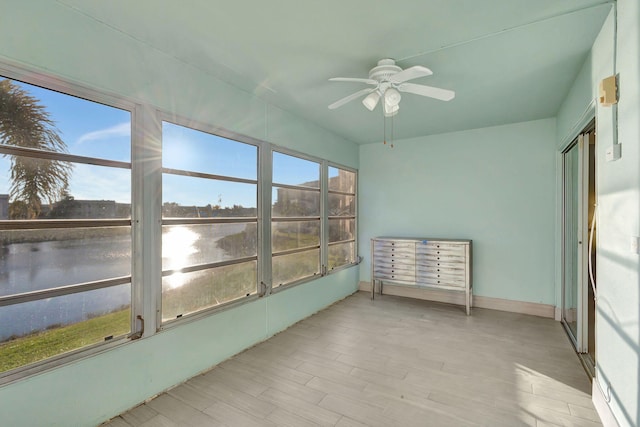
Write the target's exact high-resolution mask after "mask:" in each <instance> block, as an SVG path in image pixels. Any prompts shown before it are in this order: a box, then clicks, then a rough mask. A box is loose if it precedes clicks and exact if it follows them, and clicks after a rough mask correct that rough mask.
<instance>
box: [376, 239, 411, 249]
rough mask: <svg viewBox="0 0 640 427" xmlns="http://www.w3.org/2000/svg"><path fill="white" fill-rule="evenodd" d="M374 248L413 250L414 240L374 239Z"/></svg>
mask: <svg viewBox="0 0 640 427" xmlns="http://www.w3.org/2000/svg"><path fill="white" fill-rule="evenodd" d="M375 247H376V249H408V250H411V251H414V250H415V248H416V244H415V242H402V241H393V240H376V242H375Z"/></svg>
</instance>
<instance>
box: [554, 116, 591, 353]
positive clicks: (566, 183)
mask: <svg viewBox="0 0 640 427" xmlns="http://www.w3.org/2000/svg"><path fill="white" fill-rule="evenodd" d="M594 148H595V133H594V131H593V124H592V125H590V126H589V127H587V128H586V129H585V131H584V132H583V133H582V134H580V135H579V136H578V138H576V140H575V141H573V143H572V144H571V145H569V147H568V148H567V149H566V150H565V151H564V152H563V153H562V154H563V157H562V172H563V173H562V176H563V188H562V202H563V203H562V215H563V220H562V225H563V228H562V323H563V324H564V326H565V328H566V329H567V332H568V333H569V335H570V337H571V338H572V341H573V343H574V345H575V347H576V350H577V351H578V353H587V352H588V350H589V349H590V347H592V345H590V341H592V340H593V334H594V330H593V328H594V321H593V313H594V310H593V308H594V298H593V291H592V286H593V287H595V283H593V284H592V283H591V282H590V271H591V273H592V274H591V277H592V278H594V277H595V275H594V274H593V272H594V268H595V266H594V263H593V259H594V257H593V251H594V247H595V245H594V244H593V239H590V238H589V237H590V236H592V235H593V231H594V229H593V226H595V221H592V219H593V218H594V215H595V158H594V151H595V150H594ZM590 243H591V244H590ZM590 260H591V261H590ZM589 353H591V352H589Z"/></svg>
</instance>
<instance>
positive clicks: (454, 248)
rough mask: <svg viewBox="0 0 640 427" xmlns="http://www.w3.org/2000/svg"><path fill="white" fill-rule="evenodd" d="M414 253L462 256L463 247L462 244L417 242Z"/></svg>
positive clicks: (463, 252)
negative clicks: (425, 243)
mask: <svg viewBox="0 0 640 427" xmlns="http://www.w3.org/2000/svg"><path fill="white" fill-rule="evenodd" d="M416 255H418V256H419V255H454V256H464V255H465V247H464V246H463V245H451V244H449V245H437V244H427V245H424V244H417V245H416Z"/></svg>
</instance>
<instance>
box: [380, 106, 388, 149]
mask: <svg viewBox="0 0 640 427" xmlns="http://www.w3.org/2000/svg"><path fill="white" fill-rule="evenodd" d="M380 110H381V111H382V143H383V144H384V145H387V118H386V117H385V116H384V107H383V108H381V109H380Z"/></svg>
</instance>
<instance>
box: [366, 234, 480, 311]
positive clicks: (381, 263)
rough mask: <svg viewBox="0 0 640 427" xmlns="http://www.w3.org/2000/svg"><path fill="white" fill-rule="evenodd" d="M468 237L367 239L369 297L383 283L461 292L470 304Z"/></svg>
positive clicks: (470, 305)
mask: <svg viewBox="0 0 640 427" xmlns="http://www.w3.org/2000/svg"><path fill="white" fill-rule="evenodd" d="M471 266H472V263H471V240H461V239H430V238H411V237H376V238H373V239H371V298H372V299H373V298H374V295H375V291H376V284H377V285H378V291H379V292H380V294H382V287H383V283H393V284H396V285H403V286H412V287H418V288H432V289H441V290H448V291H458V292H465V306H466V310H467V315H469V314H470V312H471V307H472V305H473V287H472V283H471V282H472V281H471V277H472V274H471Z"/></svg>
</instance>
